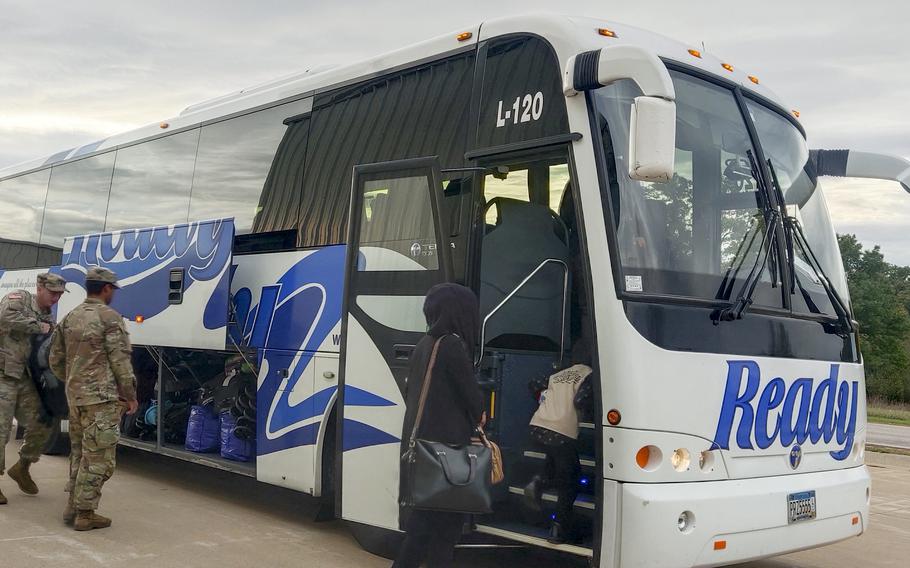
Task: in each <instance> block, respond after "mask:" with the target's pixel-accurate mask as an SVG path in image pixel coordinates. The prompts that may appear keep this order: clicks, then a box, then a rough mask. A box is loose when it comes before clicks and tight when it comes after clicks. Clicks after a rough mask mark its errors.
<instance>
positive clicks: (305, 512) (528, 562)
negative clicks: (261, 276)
mask: <svg viewBox="0 0 910 568" xmlns="http://www.w3.org/2000/svg"><path fill="white" fill-rule="evenodd" d="M14 450H15V447H14V445H13V444H12V443H11V444H9V445H8V447H7V448H6V451H7V454H6V455H7V463H10V464H12V463H14V461H15V459H16V455H15V451H14ZM880 455H881V454H869V458H868V461H869V462H870V464H871V463H878V457H877V456H880ZM888 459H889V461H888V462H887V464H888V465H887V466H886V467H881V466H877V465H870V471H871V472H872V476H873V482H874V485H873V488H874V497H873V501H872V515H871V527H870V530H869V531H868V532H867V533H866V534H865V535H864V536H862V537H860V538H855V539H851V540H848V541H845V542H841V543H838V544H835V545H832V546H828V547H825V548H821V549H816V550H810V551H805V552H800V553H797V554H791V555H789V556H785V557H780V558H775V559H771V560H766V561H762V562H756V563H751V564H747V565H744V566H746V567H747V568H789V567H794V568H797V567H798V568H852V567H854V566H863V567H864V568H889V567H892V566H894V567H897V566H900V567H904V566H906V559H907V558H908V557H910V458H906V457H904V456H888ZM119 460H120V465H119V467H118V470H117V473H116V475H115V476H114V478H113V479H112V480H111V481H110V482H109V483H108V485H107V486H106V487H105V494H104V498H103V499H102V502H101V511H100V512H102V513H104V514H107V515H110V516H111V517H113V519H114V525H113V526H112V527H111V528H110V529H105V530H101V531H92V532H87V533H77V532H75V531H73V530H72V529H70V528H68V527H66V526H64V525H63V522H62V521H61V520H60V513H61V512H62V510H63V506H64V503H65V498H66V494H65V493H63V491H62V488H63V484H64V481H65V477H66V460H65V459H64V458H59V457H45V458H43V459H42V461H41V462H39V463H38V464H36V465H35V466H34V469H33V471H34V474H35V478H36V480H37V481H38V484H39V485H40V487H41V493H40V494H39V495H38V496H36V497H29V496H26V495H23V494H21V493H20V492H19V491H18V489H17V488H16V487H15V485H14V484H13V483H12V482H11V481H10V480H9V479H8V478H7V477H5V476H4V477H2V478H0V488H2V489H3V492H4V493H5V494H6V495H7V496H8V497H9V498H10V503H9V505H4V506H0V567H2V568H37V567H42V568H43V567H44V566H49V565H50V566H54V567H55V568H70V567H73V568H76V567H78V568H94V567H105V568H160V567H169V566H183V567H189V568H197V567H198V568H209V567H211V568H233V567H237V568H248V567H253V566H255V567H257V568H258V567H268V568H284V567H292V566H293V567H295V568H303V567H306V568H309V567H323V566H325V567H336V568H349V567H350V568H353V567H358V568H360V567H363V568H374V567H375V568H379V567H387V566H389V564H390V563H389V562H388V561H386V560H383V559H381V558H377V557H375V556H372V555H370V554H368V553H366V552H364V551H362V550H361V549H360V548H359V547H358V546H357V544H356V543H355V542H354V540H353V539H352V538H351V537H350V535H349V534H348V532H347V530H346V529H345V528H344V526H343V525H342V524H340V523H337V522H333V523H314V522H312V521H310V520H309V517H310V515H311V514H312V512H313V508H312V502H311V501H310V499H309V498H307V497H306V496H302V495H300V494H297V493H294V492H291V491H285V490H282V489H280V488H276V487H271V486H267V485H265V484H262V483H258V482H255V481H254V480H252V479H248V478H244V477H241V476H237V475H234V474H230V473H226V472H220V471H214V470H210V469H207V468H204V467H201V466H197V465H194V464H189V463H185V462H181V461H178V460H173V459H168V458H165V457H162V456H154V455H150V454H146V453H144V452H141V451H138V450H128V449H125V448H124V449H121V450H120V453H119ZM882 463H885V462H884V461H882ZM457 565H458V566H460V567H464V568H468V567H470V568H513V567H522V568H543V567H547V566H550V567H555V566H559V567H568V566H584V564H583V563H582V564H579V563H575V562H572V561H570V560H569V559H566V558H565V557H559V556H551V555H545V554H542V553H541V552H540V551H527V550H506V551H495V550H459V551H458V553H457Z"/></svg>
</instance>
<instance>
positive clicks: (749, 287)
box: [714, 210, 780, 323]
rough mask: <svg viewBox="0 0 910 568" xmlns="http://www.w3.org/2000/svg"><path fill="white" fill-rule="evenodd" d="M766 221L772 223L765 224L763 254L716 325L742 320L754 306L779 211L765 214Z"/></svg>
mask: <svg viewBox="0 0 910 568" xmlns="http://www.w3.org/2000/svg"><path fill="white" fill-rule="evenodd" d="M765 219H770V221H768V222H766V223H765V224H766V228H765V234H764V235H762V239H761V245H759V246H760V250H761V251H762V252H761V254H760V255H759V256H757V257H756V258H755V264H753V265H752V270H750V271H749V276H748V277H747V278H746V281H745V282H744V283H743V287H742V289H740V291H739V296H737V298H736V301H735V302H733V303H732V304H731V305H729V306H727V307H726V308H724V309H722V310H720V311H719V312H718V313H717V317H716V319H715V322H714V323H717V322H718V321H733V320H738V319H742V317H743V314H744V313H746V310H748V309H749V306H751V305H752V296H753V295H754V294H755V287H756V286H758V281H759V280H761V274H762V272H764V271H765V266H767V265H768V257H769V256H770V255H771V249H772V248H773V243H769V242H768V240H769V235H771V237H770V238H772V239H773V238H774V236H773V235H774V233H775V232H776V231H777V225H778V224H779V223H780V215H779V214H778V213H777V211H774V210H769V211H767V212H766V213H765Z"/></svg>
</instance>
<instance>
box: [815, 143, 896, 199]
mask: <svg viewBox="0 0 910 568" xmlns="http://www.w3.org/2000/svg"><path fill="white" fill-rule="evenodd" d="M806 166H807V169H811V170H814V173H815V175H816V176H835V177H853V178H865V179H881V180H887V181H896V182H898V183H899V184H901V187H903V188H904V190H905V191H907V192H908V193H910V160H907V159H906V158H902V157H900V156H892V155H890V154H879V153H875V152H858V151H856V150H810V151H809V162H808V163H807V164H806Z"/></svg>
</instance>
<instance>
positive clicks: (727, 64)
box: [720, 63, 733, 73]
mask: <svg viewBox="0 0 910 568" xmlns="http://www.w3.org/2000/svg"><path fill="white" fill-rule="evenodd" d="M720 66H721V67H723V68H724V69H726V70H727V71H729V72H730V73H732V72H733V66H732V65H730V64H729V63H721V64H720Z"/></svg>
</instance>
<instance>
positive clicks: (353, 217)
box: [336, 157, 452, 550]
mask: <svg viewBox="0 0 910 568" xmlns="http://www.w3.org/2000/svg"><path fill="white" fill-rule="evenodd" d="M441 201H442V181H441V174H440V170H439V164H438V162H437V159H436V158H435V157H432V158H415V159H408V160H400V161H393V162H384V163H378V164H368V165H358V166H356V167H355V168H354V176H353V195H352V199H351V214H350V225H349V229H348V241H347V242H348V255H347V264H346V269H345V271H346V275H345V282H346V285H345V297H344V308H343V312H342V337H343V340H342V350H341V368H342V371H341V382H342V383H341V384H342V385H343V388H342V389H341V392H342V397H341V399H342V400H341V405H340V407H339V408H340V419H341V422H340V423H341V424H342V425H343V427H342V428H341V433H340V434H341V435H340V437H339V439H338V441H339V445H338V446H337V447H338V448H339V450H340V452H341V453H340V457H341V458H340V459H341V461H340V464H341V468H342V469H341V484H340V485H341V487H339V489H340V490H341V494H340V495H339V496H338V497H340V498H341V517H342V518H343V519H345V520H347V521H350V523H351V525H352V529H353V531H354V534H355V536H356V537H357V538H358V540H359V541H360V543H361V545H363V546H364V548H366V549H367V550H371V549H372V550H379V549H381V548H383V547H384V546H385V544H384V543H382V542H379V541H377V540H375V538H379V539H383V538H384V536H386V535H388V534H390V533H389V529H391V530H396V529H398V512H399V510H398V479H399V467H400V465H399V464H400V448H399V442H400V437H401V428H402V421H403V419H404V413H405V401H404V397H403V394H402V393H403V391H404V385H405V379H406V375H407V370H408V366H409V358H410V355H411V353H412V351H413V349H414V345H416V343H417V341H418V340H419V339H420V338H421V336H422V335H423V334H424V333H425V331H426V321H425V319H424V315H423V301H424V296H425V295H426V293H427V291H428V290H429V289H430V288H431V287H433V286H434V285H436V284H439V283H442V282H446V281H450V280H451V278H452V258H451V257H452V255H451V252H450V248H449V247H450V245H449V243H448V240H447V236H446V233H445V231H444V230H443V226H442V219H441V215H440V212H441ZM336 503H337V501H336ZM370 527H377V528H381V529H386V530H379V531H375V530H371V528H370Z"/></svg>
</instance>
